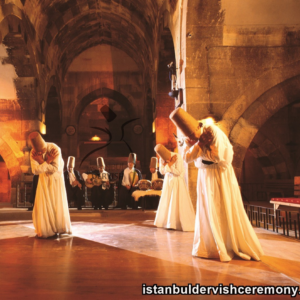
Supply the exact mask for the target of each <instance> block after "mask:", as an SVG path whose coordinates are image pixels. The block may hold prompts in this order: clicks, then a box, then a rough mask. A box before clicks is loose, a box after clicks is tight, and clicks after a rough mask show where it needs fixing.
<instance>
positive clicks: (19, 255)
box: [0, 209, 300, 300]
mask: <svg viewBox="0 0 300 300" xmlns="http://www.w3.org/2000/svg"><path fill="white" fill-rule="evenodd" d="M70 213H71V219H72V225H73V236H72V237H69V236H62V237H61V238H60V239H46V240H44V239H38V238H35V233H34V228H33V224H32V221H31V213H30V212H27V211H26V210H22V209H0V299H1V300H2V299H55V300H60V299H84V300H87V299H105V300H106V299H128V300H129V299H152V298H155V299H169V298H170V299H208V298H212V299H224V298H227V299H232V298H235V299H257V298H263V299H290V298H291V297H290V296H284V295H277V296H266V295H261V296H259V295H255V296H250V295H244V296H224V295H216V296H214V295H209V296H204V295H201V296H199V295H198V296H194V295H191V296H186V295H177V296H161V295H156V296H154V295H151V296H150V295H142V284H146V285H147V286H150V285H153V284H157V285H160V286H166V285H172V284H173V283H176V284H177V286H179V285H180V286H186V285H187V284H189V283H191V284H193V285H194V284H196V283H199V284H201V285H202V286H218V285H219V284H220V283H222V284H223V285H229V284H230V283H232V284H234V285H236V286H242V285H243V286H248V285H249V286H260V285H262V286H299V285H300V242H299V240H295V239H291V238H286V237H283V236H279V235H276V234H274V233H271V232H269V231H266V230H263V229H257V228H256V229H255V231H256V233H257V235H258V237H259V240H260V242H261V244H262V247H263V249H264V251H265V256H264V257H263V259H262V261H261V262H255V261H243V260H241V259H239V258H235V259H234V260H232V261H231V262H229V263H221V262H219V261H218V260H211V259H201V258H195V257H192V256H191V250H192V242H193V233H190V232H179V231H174V230H165V229H157V228H155V227H154V226H153V220H154V217H155V212H154V211H145V212H142V211H131V210H129V211H120V210H108V211H104V210H103V211H93V210H83V211H77V210H72V209H71V210H70Z"/></svg>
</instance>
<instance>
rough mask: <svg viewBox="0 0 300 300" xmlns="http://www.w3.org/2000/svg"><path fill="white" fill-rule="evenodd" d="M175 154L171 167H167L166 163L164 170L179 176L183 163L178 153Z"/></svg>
mask: <svg viewBox="0 0 300 300" xmlns="http://www.w3.org/2000/svg"><path fill="white" fill-rule="evenodd" d="M175 155H176V156H177V160H176V161H175V163H174V164H173V165H172V166H171V167H169V165H166V167H165V171H166V172H169V173H172V174H174V175H178V176H179V175H181V174H182V172H183V171H184V169H183V163H182V158H181V157H180V155H179V154H175Z"/></svg>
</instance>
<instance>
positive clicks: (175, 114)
mask: <svg viewBox="0 0 300 300" xmlns="http://www.w3.org/2000/svg"><path fill="white" fill-rule="evenodd" d="M169 118H170V119H171V120H172V122H173V123H174V124H175V125H176V127H178V128H179V129H180V131H182V133H183V134H184V135H185V136H189V135H191V134H192V133H194V132H195V131H196V130H197V129H198V128H199V122H198V121H197V120H196V119H195V118H193V117H192V116H191V115H190V114H189V113H187V112H186V111H185V110H183V109H182V108H181V107H179V108H177V109H175V110H173V111H172V112H171V114H170V116H169Z"/></svg>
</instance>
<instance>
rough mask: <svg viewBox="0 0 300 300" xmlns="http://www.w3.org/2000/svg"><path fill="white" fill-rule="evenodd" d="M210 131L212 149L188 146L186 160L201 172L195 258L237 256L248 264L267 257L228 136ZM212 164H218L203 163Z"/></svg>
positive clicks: (198, 189) (218, 131)
mask: <svg viewBox="0 0 300 300" xmlns="http://www.w3.org/2000/svg"><path fill="white" fill-rule="evenodd" d="M204 127H206V128H208V127H210V130H211V132H212V134H213V141H212V143H211V145H210V147H204V146H201V147H200V146H199V143H196V144H194V145H193V146H192V147H189V146H187V145H186V147H185V149H184V156H183V159H184V161H185V162H187V163H191V162H194V163H195V166H196V167H197V168H198V180H197V211H196V224H195V234H194V245H193V252H192V254H193V255H194V256H199V257H205V258H220V260H221V261H224V262H225V261H230V260H231V259H232V258H233V256H234V254H236V255H238V256H240V257H241V258H243V259H245V260H250V259H251V258H252V259H254V260H260V258H261V256H262V255H264V253H263V250H262V248H261V245H260V243H259V240H258V238H257V236H256V234H255V232H254V229H253V227H252V225H251V224H250V221H249V219H248V216H247V214H246V212H245V209H244V206H243V201H242V197H241V193H240V189H239V185H238V182H237V179H236V176H235V173H234V170H233V167H232V165H231V163H232V159H233V149H232V145H231V144H230V142H229V139H228V138H227V136H226V135H225V133H224V132H223V131H222V130H221V129H220V128H218V127H217V126H216V125H214V124H213V125H204ZM202 160H204V161H211V162H214V164H211V165H208V164H204V163H202Z"/></svg>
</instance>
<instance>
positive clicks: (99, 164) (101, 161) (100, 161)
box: [97, 157, 105, 168]
mask: <svg viewBox="0 0 300 300" xmlns="http://www.w3.org/2000/svg"><path fill="white" fill-rule="evenodd" d="M97 167H98V168H101V167H105V163H104V159H103V157H97Z"/></svg>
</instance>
